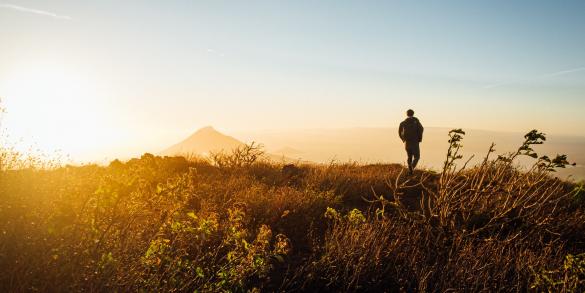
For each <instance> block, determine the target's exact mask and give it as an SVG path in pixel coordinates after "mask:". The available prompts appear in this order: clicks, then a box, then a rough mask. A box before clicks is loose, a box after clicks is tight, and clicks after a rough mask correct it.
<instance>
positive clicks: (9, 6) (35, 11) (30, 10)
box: [0, 4, 71, 20]
mask: <svg viewBox="0 0 585 293" xmlns="http://www.w3.org/2000/svg"><path fill="white" fill-rule="evenodd" d="M0 8H4V9H11V10H16V11H20V12H26V13H33V14H38V15H43V16H49V17H52V18H56V19H63V20H71V17H69V16H66V15H59V14H56V13H53V12H49V11H44V10H38V9H33V8H27V7H22V6H18V5H14V4H0Z"/></svg>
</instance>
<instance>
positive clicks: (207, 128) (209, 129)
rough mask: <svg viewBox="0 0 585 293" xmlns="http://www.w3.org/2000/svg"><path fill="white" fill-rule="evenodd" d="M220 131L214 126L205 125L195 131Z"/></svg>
mask: <svg viewBox="0 0 585 293" xmlns="http://www.w3.org/2000/svg"><path fill="white" fill-rule="evenodd" d="M215 132H217V133H219V132H218V131H217V130H215V128H213V126H205V127H202V128H200V129H199V130H197V131H196V132H195V133H215Z"/></svg>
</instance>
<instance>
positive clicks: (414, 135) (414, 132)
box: [402, 117, 422, 142]
mask: <svg viewBox="0 0 585 293" xmlns="http://www.w3.org/2000/svg"><path fill="white" fill-rule="evenodd" d="M402 123H403V124H402V125H403V128H402V129H403V130H402V133H403V136H404V140H406V141H411V142H418V141H420V140H421V139H422V137H421V136H422V133H421V131H420V129H421V125H420V122H419V121H418V119H416V118H414V117H412V118H407V119H406V120H404V122H402Z"/></svg>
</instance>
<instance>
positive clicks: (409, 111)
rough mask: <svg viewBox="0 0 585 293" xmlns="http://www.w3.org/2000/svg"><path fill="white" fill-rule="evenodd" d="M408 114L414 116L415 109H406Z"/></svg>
mask: <svg viewBox="0 0 585 293" xmlns="http://www.w3.org/2000/svg"><path fill="white" fill-rule="evenodd" d="M406 116H408V117H412V116H414V111H413V110H412V109H408V111H406Z"/></svg>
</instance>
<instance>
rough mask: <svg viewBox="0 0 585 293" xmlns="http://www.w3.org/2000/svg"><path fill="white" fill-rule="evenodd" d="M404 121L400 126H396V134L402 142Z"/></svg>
mask: <svg viewBox="0 0 585 293" xmlns="http://www.w3.org/2000/svg"><path fill="white" fill-rule="evenodd" d="M403 133H404V122H402V123H400V126H398V136H400V139H401V140H402V142H404V134H403Z"/></svg>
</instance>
